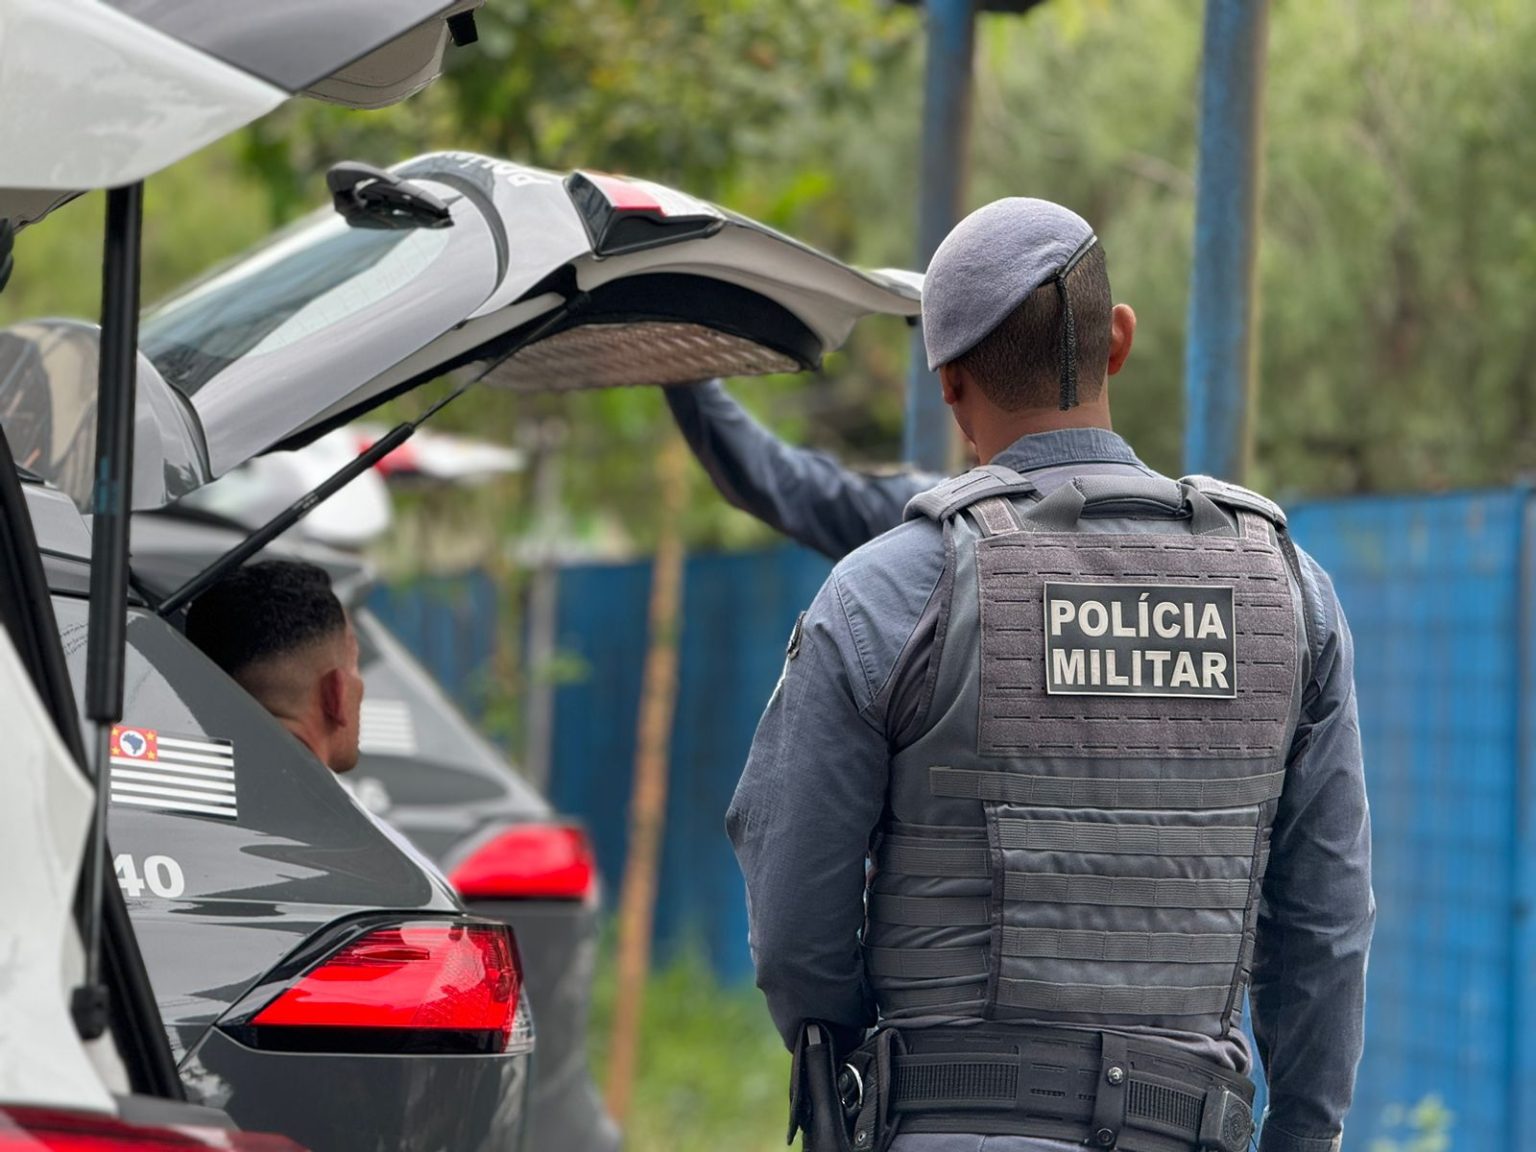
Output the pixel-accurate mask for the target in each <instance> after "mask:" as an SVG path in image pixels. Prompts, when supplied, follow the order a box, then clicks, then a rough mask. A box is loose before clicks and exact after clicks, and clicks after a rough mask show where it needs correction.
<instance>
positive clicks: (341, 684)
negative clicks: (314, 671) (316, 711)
mask: <svg viewBox="0 0 1536 1152" xmlns="http://www.w3.org/2000/svg"><path fill="white" fill-rule="evenodd" d="M320 712H321V714H322V715H323V716H324V717H325V723H326V727H328V728H333V729H334V728H345V727H346V726H347V678H346V674H345V673H344V672H342V670H341V669H340V668H330V669H327V670H326V671H325V672H324V673H323V674H322V675H321V677H320Z"/></svg>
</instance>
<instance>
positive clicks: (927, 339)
mask: <svg viewBox="0 0 1536 1152" xmlns="http://www.w3.org/2000/svg"><path fill="white" fill-rule="evenodd" d="M1093 238H1094V235H1093V229H1092V228H1090V227H1089V226H1088V221H1086V220H1084V219H1083V218H1082V217H1081V216H1079V215H1078V214H1077V213H1076V212H1073V211H1072V210H1071V209H1068V208H1063V207H1062V206H1061V205H1060V204H1053V203H1051V202H1050V201H1049V200H1034V199H1031V198H1029V197H1026V196H1011V197H1009V198H1008V199H1006V200H994V201H993V202H992V203H991V204H988V205H987V206H986V207H985V208H978V209H976V211H974V212H972V213H971V214H970V215H969V216H967V217H966V218H965V219H964V220H962V221H960V223H959V224H957V225H955V228H954V230H953V231H952V232H950V234H949V235H948V236H946V237H945V238H944V243H942V244H940V245H939V249H938V251H937V252H935V253H934V254H933V259H932V260H931V261H929V263H928V273H927V275H926V276H925V277H924V279H923V342H924V344H925V345H926V347H927V350H928V367H929V368H937V367H938V366H939V365H940V364H948V363H949V362H950V361H951V360H954V359H955V358H956V357H959V356H963V355H964V354H965V353H966V352H969V351H970V350H971V349H972V348H974V347H975V346H976V345H977V344H979V343H980V342H981V340H982V338H983V337H985V336H986V335H988V334H989V333H990V332H991V331H992V329H994V328H996V327H997V326H998V325H999V324H1000V323H1002V321H1003V320H1004V318H1005V317H1007V316H1008V314H1009V313H1010V312H1012V311H1013V310H1014V309H1015V308H1017V307H1018V306H1019V305H1020V304H1022V303H1023V302H1024V298H1025V297H1026V296H1028V295H1029V294H1030V293H1031V292H1033V291H1034V290H1035V289H1036V288H1039V287H1040V286H1041V285H1042V284H1046V283H1048V282H1050V281H1051V280H1053V279H1054V278H1055V277H1056V276H1057V275H1058V274H1059V273H1062V272H1063V271H1064V270H1065V269H1066V268H1067V266H1068V263H1069V262H1070V261H1072V260H1073V258H1074V257H1077V258H1079V259H1080V258H1081V257H1082V255H1083V254H1084V253H1085V252H1086V251H1087V249H1088V248H1089V247H1091V244H1090V242H1091V241H1092V240H1093Z"/></svg>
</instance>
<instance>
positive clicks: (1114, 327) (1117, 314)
mask: <svg viewBox="0 0 1536 1152" xmlns="http://www.w3.org/2000/svg"><path fill="white" fill-rule="evenodd" d="M1135 339H1136V313H1135V311H1134V310H1133V309H1132V308H1131V306H1130V305H1129V304H1116V305H1115V310H1114V311H1113V312H1111V313H1110V314H1109V374H1110V375H1111V376H1113V375H1114V374H1115V373H1116V372H1118V371H1120V369H1121V368H1123V367H1125V360H1126V357H1128V356H1129V355H1130V354H1131V343H1132V341H1134V340H1135Z"/></svg>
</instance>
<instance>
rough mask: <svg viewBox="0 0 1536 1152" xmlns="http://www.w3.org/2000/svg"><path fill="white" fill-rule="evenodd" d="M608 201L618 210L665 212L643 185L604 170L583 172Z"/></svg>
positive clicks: (663, 213)
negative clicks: (611, 174)
mask: <svg viewBox="0 0 1536 1152" xmlns="http://www.w3.org/2000/svg"><path fill="white" fill-rule="evenodd" d="M582 175H583V176H585V177H586V178H587V179H588V180H590V181H591V182H592V183H593V184H594V185H595V186H596V187H597V190H598V191H599V192H601V193H602V194H603V196H604V197H605V198H606V199H607V201H608V203H609V204H610V205H611V206H612V207H614V208H615V209H617V210H618V211H620V212H658V213H661V214H662V215H665V214H666V210H665V209H664V208H663V207H662V205H661V202H660V201H659V200H657V199H656V197H655V196H653V195H651V193H650V192H649V191H647V190H646V188H645V187H644V185H641V184H637V183H635V182H634V181H633V180H626V179H625V178H624V177H622V176H610V175H608V174H607V173H606V172H583V173H582Z"/></svg>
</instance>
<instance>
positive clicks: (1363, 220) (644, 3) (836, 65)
mask: <svg viewBox="0 0 1536 1152" xmlns="http://www.w3.org/2000/svg"><path fill="white" fill-rule="evenodd" d="M1199 21H1200V6H1199V5H1197V4H1191V3H1189V2H1188V0H1122V2H1118V3H1110V2H1109V0H1053V2H1052V3H1050V4H1046V5H1044V6H1043V7H1041V8H1038V9H1036V10H1035V11H1034V12H1032V13H1031V14H1029V15H1028V16H1026V17H1022V18H1020V17H1010V16H984V17H983V18H982V19H981V23H980V35H979V43H978V61H977V74H978V76H977V99H976V110H975V125H974V130H973V133H972V153H973V156H972V166H971V167H972V171H971V175H970V180H969V197H968V198H969V200H970V202H972V203H976V204H979V203H983V202H985V201H987V200H989V199H991V198H994V197H996V196H1000V195H1007V194H1020V193H1024V194H1031V195H1040V196H1046V197H1050V198H1053V199H1057V200H1060V201H1063V202H1065V203H1067V204H1069V205H1072V206H1073V207H1075V208H1077V209H1078V210H1080V211H1081V212H1083V213H1084V214H1085V215H1086V216H1088V217H1089V218H1090V219H1091V220H1092V221H1093V222H1094V223H1095V225H1096V226H1097V228H1098V230H1099V233H1100V235H1101V236H1102V237H1103V239H1104V242H1105V246H1106V249H1107V251H1108V253H1109V257H1110V270H1111V275H1112V279H1113V281H1114V285H1115V290H1116V295H1117V297H1118V298H1119V299H1122V300H1125V301H1128V302H1130V303H1132V304H1134V305H1135V306H1136V307H1137V310H1138V313H1139V316H1140V320H1141V326H1140V329H1139V332H1138V337H1137V344H1136V350H1135V353H1134V355H1133V358H1132V361H1131V366H1130V368H1129V369H1128V371H1127V373H1126V374H1125V375H1123V376H1121V377H1119V378H1118V379H1117V380H1116V384H1115V391H1114V396H1115V408H1116V417H1117V420H1118V422H1119V427H1120V429H1121V430H1122V431H1123V432H1125V433H1126V434H1127V435H1128V436H1129V437H1130V439H1131V440H1132V441H1133V442H1134V443H1135V444H1136V445H1137V446H1138V447H1139V448H1140V449H1141V451H1142V453H1143V455H1144V456H1145V457H1146V458H1147V459H1148V460H1149V462H1151V463H1153V464H1154V465H1156V466H1159V467H1161V468H1163V469H1167V470H1177V469H1178V466H1179V453H1180V443H1181V426H1182V404H1183V396H1182V383H1181V382H1182V376H1183V355H1184V348H1183V336H1184V330H1183V325H1184V315H1185V308H1186V300H1187V295H1188V272H1189V260H1190V237H1191V232H1192V216H1193V198H1192V196H1193V188H1194V179H1195V174H1194V157H1195V139H1196V131H1197V123H1196V101H1195V96H1196V88H1197V80H1198V76H1197V69H1198V58H1199V46H1200V26H1199ZM480 27H481V40H480V43H479V44H477V45H476V46H474V47H473V48H472V49H469V50H459V51H456V52H453V53H452V55H451V67H450V69H449V72H448V74H447V76H446V77H445V79H444V80H443V81H442V82H441V83H439V84H438V85H436V86H434V87H433V88H430V89H428V90H427V91H426V92H424V93H423V94H421V95H420V96H418V97H417V98H415V99H413V100H410V101H407V102H406V103H404V104H402V105H399V106H397V107H395V108H392V109H388V110H385V111H383V112H377V113H361V114H360V113H356V112H351V111H346V110H339V109H335V108H331V107H327V106H324V105H319V104H315V103H312V102H296V103H294V104H292V105H290V106H288V107H285V108H283V109H281V110H279V111H278V112H276V113H274V114H273V115H271V116H269V117H267V118H266V119H265V120H263V121H261V122H259V123H258V124H256V125H254V126H253V127H252V128H250V129H249V130H247V131H246V132H245V133H243V134H241V135H240V136H237V137H235V138H233V139H231V140H229V141H226V142H224V143H222V144H220V145H218V146H216V147H214V148H211V149H208V150H206V151H205V152H203V153H201V154H199V155H197V156H195V157H193V158H191V159H190V160H187V161H185V162H184V163H182V164H181V165H179V166H177V167H176V168H174V169H172V170H171V171H169V172H168V173H166V174H164V175H162V176H158V177H156V178H155V179H154V180H153V181H152V182H151V183H150V187H149V196H148V223H147V235H146V260H147V264H146V277H145V280H146V299H149V300H152V299H153V298H154V297H155V296H157V295H159V294H161V293H163V292H165V291H166V290H168V289H169V288H170V287H172V286H173V285H175V284H177V283H178V282H180V281H182V280H183V279H185V278H187V277H189V276H190V275H193V274H194V273H196V272H198V271H199V270H201V269H203V268H205V267H207V266H208V265H210V264H211V263H213V262H215V261H217V260H220V259H222V258H224V257H226V256H228V255H230V254H232V253H235V252H238V251H239V250H241V249H242V248H244V247H245V246H247V245H248V244H250V243H252V242H254V241H255V240H257V239H259V238H260V237H261V236H262V235H264V234H265V233H267V232H268V231H269V230H270V229H271V228H272V227H274V226H275V225H277V224H280V223H282V222H284V221H286V220H288V219H290V218H292V217H293V216H295V215H297V214H298V213H300V212H302V211H304V210H306V209H307V208H309V207H311V206H313V205H315V204H317V203H320V202H322V200H323V195H322V189H323V173H324V171H325V169H326V167H327V166H328V165H329V164H331V163H333V162H335V161H337V160H340V159H344V158H355V159H363V160H367V161H370V162H376V163H380V164H384V163H390V162H393V161H395V160H398V159H402V158H404V157H405V156H408V155H411V154H413V153H416V152H420V151H426V150H430V149H434V148H449V147H453V148H469V149H474V150H479V151H484V152H487V153H490V154H493V155H497V156H506V157H511V158H515V159H518V160H523V161H527V162H531V163H535V164H540V165H546V166H550V167H555V168H570V167H575V166H588V167H600V168H603V169H607V170H610V171H621V172H629V173H633V174H637V175H644V176H648V177H652V178H655V179H659V180H662V181H664V182H668V183H674V184H677V185H679V186H681V187H683V188H685V189H687V190H689V191H692V192H695V193H697V194H700V195H704V196H707V197H712V198H715V199H717V200H719V201H721V202H723V203H726V204H728V205H730V206H731V207H733V208H736V209H739V210H741V211H744V212H746V213H748V214H750V215H753V216H756V217H758V218H760V219H762V220H764V221H766V222H768V223H770V224H773V225H775V226H777V227H779V228H782V229H785V230H787V231H789V232H791V233H793V234H795V235H797V236H800V237H802V238H804V239H806V240H808V241H810V242H812V243H814V244H817V245H819V246H821V247H823V248H825V249H827V250H829V251H831V252H833V253H835V254H837V255H839V256H841V257H844V258H846V259H850V260H854V261H858V262H861V263H866V264H876V265H879V264H902V263H910V262H911V261H912V259H913V250H914V243H915V242H914V221H915V214H916V206H915V196H916V180H915V176H914V173H915V170H916V155H917V132H918V123H919V110H920V99H921V57H922V35H921V31H922V29H921V19H920V16H919V14H918V13H917V12H916V11H915V10H913V9H911V8H908V7H904V6H899V5H891V4H883V3H878V2H877V0H831V2H818V0H789V2H780V3H773V4H767V3H760V2H749V0H729V2H724V3H722V2H719V0H628V2H615V0H569V2H564V3H552V2H549V0H490V3H489V4H488V5H487V7H486V10H485V11H484V12H483V14H482V15H481V17H480ZM1533 49H1536V6H1532V5H1529V4H1524V3H1520V2H1518V0H1490V2H1484V3H1480V4H1477V5H1463V4H1459V3H1455V2H1452V0H1379V2H1371V3H1367V2H1364V0H1354V2H1350V0H1283V2H1280V3H1277V4H1275V5H1274V8H1273V16H1272V20H1271V30H1270V52H1269V60H1270V63H1269V76H1268V85H1267V108H1266V118H1265V131H1266V134H1267V138H1266V148H1265V162H1266V168H1265V175H1264V224H1263V236H1262V247H1261V288H1260V294H1261V307H1262V324H1261V343H1260V349H1259V397H1258V418H1257V420H1256V422H1255V427H1256V429H1257V452H1256V462H1257V465H1256V474H1255V476H1254V480H1255V482H1256V483H1258V484H1259V485H1260V486H1262V487H1265V488H1268V489H1269V490H1271V491H1273V492H1275V493H1276V494H1278V495H1281V496H1294V495H1299V494H1307V495H1315V494H1332V493H1353V492H1368V491H1381V490H1390V491H1399V490H1411V489H1439V488H1446V487H1457V486H1467V485H1488V484H1498V483H1505V482H1508V481H1510V480H1513V479H1515V478H1517V477H1519V476H1521V475H1523V474H1524V473H1526V472H1527V471H1529V470H1530V469H1531V468H1532V467H1533V466H1536V372H1533V368H1536V325H1533V324H1531V323H1530V315H1529V314H1530V304H1529V298H1530V291H1529V289H1530V285H1531V283H1532V280H1533V276H1536V204H1533V201H1532V198H1531V197H1530V196H1529V195H1528V192H1527V178H1528V173H1529V172H1530V171H1532V170H1536V137H1533V136H1532V134H1531V133H1530V132H1529V131H1527V130H1526V128H1527V126H1528V110H1529V109H1530V108H1531V107H1532V104H1533V98H1536V73H1533V72H1532V70H1531V69H1530V68H1529V67H1528V65H1527V62H1528V60H1529V59H1530V58H1531V56H1532V50H1533ZM100 211H101V205H100V203H99V200H98V199H97V198H94V197H88V198H85V199H84V200H82V201H81V202H79V203H78V204H76V205H74V206H72V207H70V208H69V209H67V210H65V211H62V212H59V213H58V214H56V216H55V217H54V218H52V219H50V220H49V221H47V222H45V223H44V224H43V225H41V226H39V227H37V228H34V229H32V230H31V231H29V232H28V233H26V234H24V235H23V237H22V240H21V243H20V245H19V247H18V274H17V277H16V279H15V281H14V283H13V285H12V287H11V288H10V289H9V290H8V291H7V293H6V294H5V295H4V296H3V297H0V319H4V320H11V319H16V318H19V317H22V316H27V315H36V314H40V313H51V314H60V313H62V314H76V315H91V314H92V313H93V312H94V310H95V307H96V282H95V276H96V267H97V261H98V260H99V216H100ZM907 350H908V341H907V335H906V332H905V330H904V329H903V328H902V326H901V325H899V324H897V323H895V322H870V323H867V324H866V325H864V326H863V328H862V329H861V330H860V331H859V332H858V333H857V334H856V336H855V338H854V339H853V341H852V342H851V344H850V345H849V347H848V348H847V349H846V350H845V351H844V352H842V353H839V354H836V355H834V356H832V357H830V358H829V361H828V364H827V366H826V368H825V370H824V371H823V372H822V373H820V374H817V375H814V376H807V377H799V378H771V379H767V380H758V381H750V382H743V383H741V384H740V385H738V386H737V392H738V394H739V395H741V396H742V397H743V398H744V399H745V400H746V401H747V402H748V403H749V405H750V406H752V407H753V408H754V410H756V411H757V412H759V413H760V414H761V415H762V416H763V417H764V418H765V419H767V420H768V421H769V423H770V424H771V425H773V426H774V427H775V428H777V429H779V430H780V431H781V432H783V433H784V434H785V435H786V436H790V437H793V438H796V439H800V440H803V441H806V442H809V443H812V444H815V445H817V446H820V447H825V448H828V449H831V450H833V451H836V452H838V453H840V454H842V455H844V456H845V457H847V458H848V459H850V460H853V461H856V462H860V463H863V464H867V465H881V464H889V463H891V462H893V461H895V460H896V459H897V458H898V457H899V454H900V420H901V391H902V380H903V376H904V372H905V365H906V358H907ZM400 403H401V405H402V406H403V407H404V408H412V407H414V406H417V405H419V404H421V403H424V400H423V399H422V398H420V397H417V398H407V399H406V400H404V401H401V402H400ZM549 419H554V420H558V421H559V422H560V424H562V425H563V426H564V429H565V431H566V435H565V436H564V437H563V438H562V440H561V443H560V444H559V445H558V446H556V447H554V448H550V449H547V450H551V451H559V452H563V453H565V454H566V456H567V458H568V459H570V460H574V461H600V464H596V465H593V466H587V467H582V468H571V469H568V470H567V474H566V478H565V485H564V496H563V504H564V508H565V511H566V514H567V516H568V521H567V527H568V530H569V531H570V532H571V533H572V534H573V535H577V536H583V537H586V538H590V539H592V540H595V541H598V542H608V543H612V542H613V541H615V540H617V541H618V542H619V543H620V544H621V545H622V546H624V547H626V548H629V549H634V550H642V551H643V550H644V549H645V548H646V547H647V546H648V544H649V543H650V541H651V540H652V538H653V537H654V532H655V523H654V520H655V513H654V508H653V501H652V500H651V498H650V489H651V484H650V476H651V467H652V461H653V458H654V454H655V448H656V445H657V443H658V438H659V437H662V436H664V435H666V434H667V433H666V428H667V418H666V415H665V412H664V408H663V406H662V404H661V403H660V397H659V396H658V395H657V394H656V393H655V392H654V391H653V390H650V389H637V390H625V391H618V392H611V393H604V394H592V395H575V396H545V397H535V398H532V399H528V398H521V399H514V398H512V397H508V396H506V395H501V394H492V393H476V394H473V395H471V396H470V397H468V398H466V400H464V401H462V402H460V403H459V404H458V405H456V406H455V407H454V408H452V409H450V410H449V411H447V412H445V413H444V416H443V419H442V426H443V427H445V428H455V427H457V428H464V429H472V430H475V431H477V432H479V433H481V434H489V435H492V436H495V437H498V438H502V439H507V440H511V441H518V440H520V439H524V438H527V437H528V429H529V428H530V427H533V426H535V425H537V424H538V423H539V422H540V421H543V420H549ZM533 450H534V451H536V452H537V451H541V450H546V449H541V448H540V447H539V446H538V444H537V443H535V444H534V445H533ZM525 483H526V481H524V480H521V479H517V478H514V479H512V480H509V481H507V482H505V483H504V484H501V485H499V486H496V487H494V488H492V489H490V490H488V491H487V492H485V493H482V494H481V496H480V497H479V498H477V499H476V500H472V501H466V500H463V499H459V498H456V499H454V500H451V501H443V500H435V499H434V498H432V497H422V498H420V500H419V501H418V503H419V504H424V505H425V508H424V509H423V511H424V513H425V514H426V515H428V516H429V518H430V519H431V520H432V522H433V523H434V524H435V525H438V526H439V532H440V534H441V532H444V531H447V532H452V531H454V530H456V528H459V527H462V528H464V530H465V531H466V532H467V530H468V526H469V525H471V524H473V525H479V526H480V528H481V529H482V531H479V532H476V533H475V534H474V535H475V537H476V538H477V539H480V540H485V539H487V535H486V534H485V533H484V532H483V526H484V524H485V517H486V516H488V515H489V516H494V517H496V519H497V521H498V522H499V523H500V524H501V526H503V527H504V529H505V532H504V533H502V534H501V535H500V536H499V537H497V538H498V539H501V540H505V539H507V538H509V537H515V536H516V535H517V534H518V533H519V532H520V531H521V529H522V528H523V527H524V526H525V520H526V503H527V501H526V500H525V499H524V493H523V491H522V489H523V486H524V485H525ZM693 484H694V491H693V493H692V495H693V496H694V499H692V500H691V501H690V510H689V513H688V517H687V522H686V525H685V529H686V533H687V536H688V538H689V541H690V543H691V544H692V545H693V546H712V547H740V546H744V545H749V544H754V543H760V542H762V541H763V540H764V539H765V537H764V535H763V530H761V529H760V528H758V527H757V526H755V525H753V524H751V523H749V522H748V521H747V520H746V519H745V518H744V517H739V516H736V515H734V514H732V513H730V512H729V511H728V510H727V509H725V508H724V506H723V505H722V504H721V503H720V502H719V501H718V500H717V499H716V498H714V497H713V495H712V493H710V492H709V491H708V488H707V485H706V484H705V483H704V481H703V479H702V477H700V476H698V475H695V476H694V478H693ZM411 551H412V553H413V554H417V555H419V551H418V550H415V549H412V550H411ZM450 551H451V549H450Z"/></svg>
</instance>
